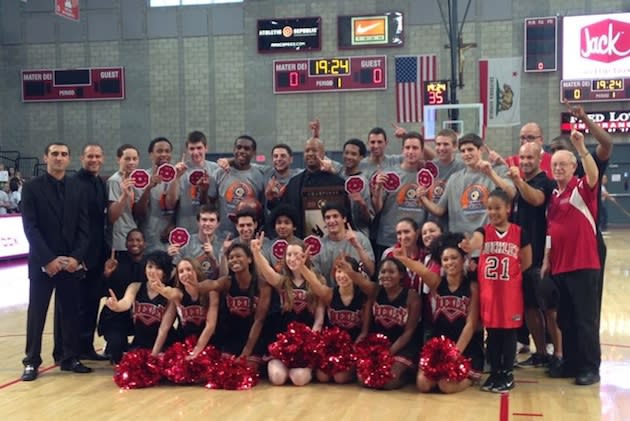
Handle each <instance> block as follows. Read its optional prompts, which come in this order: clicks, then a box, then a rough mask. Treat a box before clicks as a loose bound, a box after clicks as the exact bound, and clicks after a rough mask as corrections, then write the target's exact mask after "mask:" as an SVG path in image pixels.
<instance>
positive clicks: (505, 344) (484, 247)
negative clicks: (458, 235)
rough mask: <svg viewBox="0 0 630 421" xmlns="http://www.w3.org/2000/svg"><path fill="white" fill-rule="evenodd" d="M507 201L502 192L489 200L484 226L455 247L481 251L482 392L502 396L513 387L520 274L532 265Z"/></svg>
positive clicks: (520, 301)
mask: <svg viewBox="0 0 630 421" xmlns="http://www.w3.org/2000/svg"><path fill="white" fill-rule="evenodd" d="M510 206H511V201H510V199H509V197H508V195H507V194H506V193H505V192H504V191H503V190H499V189H497V190H494V191H493V192H492V193H490V195H489V197H488V220H489V221H490V223H489V224H487V225H485V226H484V227H481V228H479V229H477V230H476V231H475V232H474V234H473V235H472V237H471V238H470V240H463V241H462V242H461V244H460V246H461V247H462V248H463V249H464V250H466V251H467V252H470V251H472V250H481V254H480V255H479V265H478V267H477V277H478V279H479V304H480V316H481V321H482V323H483V325H484V326H485V328H486V330H487V332H488V338H487V350H488V357H489V360H490V368H491V374H490V376H489V377H488V379H487V380H486V381H485V383H484V384H483V385H482V386H481V390H485V391H492V392H503V391H506V390H510V389H512V388H514V375H513V374H512V368H513V366H514V356H515V355H516V331H517V329H518V328H519V327H520V326H521V325H522V324H523V311H524V309H523V287H522V282H523V275H522V274H523V271H525V270H527V268H529V267H530V266H531V264H532V249H531V245H530V242H529V238H528V236H527V233H525V232H524V231H523V230H521V227H520V226H518V225H516V224H511V223H510V222H508V215H509V212H510Z"/></svg>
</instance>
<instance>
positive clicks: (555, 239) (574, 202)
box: [542, 131, 601, 385]
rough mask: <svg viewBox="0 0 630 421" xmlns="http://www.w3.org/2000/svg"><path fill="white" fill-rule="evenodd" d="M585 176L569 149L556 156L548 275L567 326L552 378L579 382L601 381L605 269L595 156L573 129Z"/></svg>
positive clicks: (560, 320)
mask: <svg viewBox="0 0 630 421" xmlns="http://www.w3.org/2000/svg"><path fill="white" fill-rule="evenodd" d="M571 142H572V143H573V146H575V149H576V150H577V152H578V155H579V157H580V161H581V162H582V166H583V167H584V173H585V175H584V177H582V178H577V177H575V170H576V169H577V159H576V157H575V155H574V154H573V153H571V152H569V151H564V150H562V151H557V152H556V153H554V154H553V156H552V158H551V165H552V169H553V176H554V179H555V181H556V183H557V188H556V189H555V190H554V192H553V194H552V196H551V199H550V201H549V208H548V211H547V235H548V249H547V253H546V255H545V257H544V262H543V269H542V270H543V273H544V272H546V271H547V269H548V270H549V272H550V274H551V276H552V278H553V280H554V282H555V283H556V286H557V287H558V292H559V305H558V324H559V325H560V329H561V330H562V342H563V347H562V348H563V351H564V362H563V364H562V365H560V366H558V367H554V369H550V372H549V375H550V376H551V377H575V383H576V384H578V385H590V384H593V383H597V382H599V365H600V362H601V350H600V343H599V307H600V303H599V276H600V274H599V271H600V268H601V264H600V261H599V254H598V252H597V239H596V234H597V226H596V222H595V221H596V215H597V205H598V202H597V187H598V175H599V171H598V169H597V164H596V163H595V159H594V158H593V156H592V155H591V154H590V153H589V151H588V149H586V146H585V145H584V135H583V134H581V133H579V132H577V131H573V132H572V133H571Z"/></svg>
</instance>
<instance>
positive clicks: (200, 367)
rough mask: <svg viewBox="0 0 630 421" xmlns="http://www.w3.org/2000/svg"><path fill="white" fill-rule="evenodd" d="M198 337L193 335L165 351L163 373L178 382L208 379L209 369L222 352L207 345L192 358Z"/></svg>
mask: <svg viewBox="0 0 630 421" xmlns="http://www.w3.org/2000/svg"><path fill="white" fill-rule="evenodd" d="M196 343H197V338H195V337H194V336H191V337H189V338H186V340H185V341H184V342H176V343H174V344H173V345H171V347H170V348H169V349H167V350H166V352H164V356H163V357H162V366H163V374H164V377H166V378H167V379H168V380H170V381H172V382H173V383H176V384H201V383H205V382H207V380H208V376H209V374H208V373H209V371H210V370H211V369H212V368H213V366H214V364H215V361H217V360H218V359H219V358H220V353H219V352H218V351H217V350H216V349H215V348H214V347H212V346H208V347H206V348H205V349H204V350H203V351H202V352H201V353H199V355H198V356H197V357H196V358H194V359H192V360H191V359H190V358H189V356H190V353H191V352H192V351H193V349H194V348H195V345H196Z"/></svg>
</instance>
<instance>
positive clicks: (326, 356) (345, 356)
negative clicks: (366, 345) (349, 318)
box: [317, 326, 356, 376]
mask: <svg viewBox="0 0 630 421" xmlns="http://www.w3.org/2000/svg"><path fill="white" fill-rule="evenodd" d="M317 353H318V355H319V363H318V364H317V367H318V368H319V369H321V370H322V371H324V372H325V373H326V374H328V375H329V376H334V375H335V374H337V373H344V372H346V371H349V370H351V369H352V368H353V367H354V365H355V362H356V355H355V353H354V344H353V343H352V338H351V337H350V334H348V332H346V331H345V330H343V329H341V328H339V327H338V326H334V327H331V328H326V329H324V330H322V331H321V333H320V334H319V343H318V345H317Z"/></svg>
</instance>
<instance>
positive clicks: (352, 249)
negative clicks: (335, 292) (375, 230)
mask: <svg viewBox="0 0 630 421" xmlns="http://www.w3.org/2000/svg"><path fill="white" fill-rule="evenodd" d="M322 215H323V216H324V223H325V225H326V229H327V231H328V233H327V234H326V235H325V236H324V237H323V238H322V239H321V243H322V247H321V249H320V251H319V253H318V254H317V255H316V256H314V257H313V266H314V267H315V270H316V271H317V272H319V273H320V274H322V276H323V277H324V278H325V279H326V283H327V284H328V286H331V287H332V286H334V285H335V280H334V279H333V276H334V275H333V273H332V268H333V265H334V263H335V259H336V258H337V257H338V256H339V255H340V254H341V253H345V254H346V255H348V256H351V257H354V258H355V259H357V260H358V261H359V262H360V263H361V264H362V265H363V267H364V268H365V272H366V273H367V274H368V275H370V276H372V275H373V274H374V270H375V264H374V252H373V251H372V246H371V245H370V240H368V238H367V237H366V236H365V235H363V234H361V233H360V232H357V231H353V230H352V228H350V226H349V225H348V220H347V218H346V209H345V208H344V207H343V206H342V205H339V204H337V203H328V204H326V205H325V206H324V207H323V208H322Z"/></svg>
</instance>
